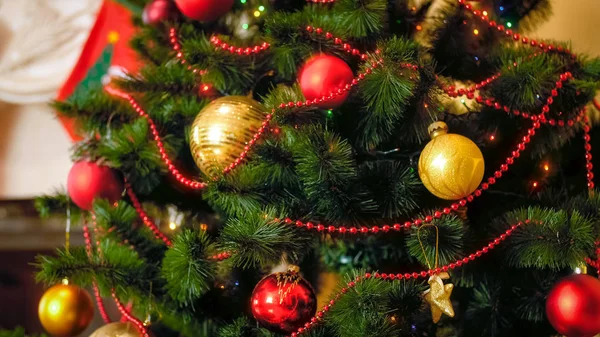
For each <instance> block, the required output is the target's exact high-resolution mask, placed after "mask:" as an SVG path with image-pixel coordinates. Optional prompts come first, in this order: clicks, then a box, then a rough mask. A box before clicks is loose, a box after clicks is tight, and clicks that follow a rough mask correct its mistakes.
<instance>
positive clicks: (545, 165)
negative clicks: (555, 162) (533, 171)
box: [544, 164, 550, 172]
mask: <svg viewBox="0 0 600 337" xmlns="http://www.w3.org/2000/svg"><path fill="white" fill-rule="evenodd" d="M544 171H546V172H548V171H550V165H548V164H544Z"/></svg>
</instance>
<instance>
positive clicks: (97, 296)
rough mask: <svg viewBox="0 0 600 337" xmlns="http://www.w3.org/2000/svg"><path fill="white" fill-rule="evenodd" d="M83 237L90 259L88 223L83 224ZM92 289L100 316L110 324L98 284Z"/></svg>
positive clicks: (90, 240) (90, 243)
mask: <svg viewBox="0 0 600 337" xmlns="http://www.w3.org/2000/svg"><path fill="white" fill-rule="evenodd" d="M83 237H84V239H85V251H86V252H87V255H88V258H89V259H91V258H92V237H91V236H90V229H89V227H88V225H87V223H84V224H83ZM92 289H93V290H94V298H95V299H96V306H97V307H98V311H100V316H101V317H102V320H103V321H104V323H107V324H108V323H110V322H111V320H110V317H108V313H107V312H106V308H105V307H104V302H102V297H101V296H100V291H99V290H98V284H97V283H96V281H94V282H92Z"/></svg>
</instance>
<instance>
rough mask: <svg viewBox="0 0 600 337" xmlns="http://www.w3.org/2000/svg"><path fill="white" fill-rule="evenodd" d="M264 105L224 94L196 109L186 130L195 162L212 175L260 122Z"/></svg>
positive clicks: (235, 153) (237, 151) (235, 155)
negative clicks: (196, 111) (188, 132)
mask: <svg viewBox="0 0 600 337" xmlns="http://www.w3.org/2000/svg"><path fill="white" fill-rule="evenodd" d="M264 111H265V109H264V108H263V106H262V105H261V104H260V103H258V102H257V101H255V100H253V99H251V98H248V97H244V96H225V97H221V98H217V99H215V100H214V101H212V102H210V103H209V104H208V105H207V106H206V107H204V109H202V110H201V111H200V113H199V114H198V116H196V119H195V120H194V123H193V124H192V130H191V133H190V149H191V151H192V156H193V157H194V161H195V162H196V165H198V167H199V168H200V170H201V171H202V172H203V173H204V174H206V175H207V176H210V177H214V176H216V175H218V174H219V173H221V171H222V170H223V168H225V167H227V166H228V165H229V164H231V163H232V162H234V161H235V160H236V159H237V158H238V157H239V156H240V154H241V153H242V152H243V151H244V147H245V146H246V145H247V144H248V142H249V141H250V140H251V139H252V136H254V134H255V133H256V132H257V131H258V129H259V128H260V127H261V126H262V122H263V120H264V119H265V112H264Z"/></svg>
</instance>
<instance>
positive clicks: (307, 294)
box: [250, 269, 317, 334]
mask: <svg viewBox="0 0 600 337" xmlns="http://www.w3.org/2000/svg"><path fill="white" fill-rule="evenodd" d="M250 306H251V308H252V315H253V316H254V318H256V320H257V321H258V323H260V324H261V325H262V326H264V327H265V328H267V329H269V330H270V331H273V332H278V333H285V334H287V333H291V332H294V331H296V330H297V329H298V328H299V327H302V326H303V325H304V324H305V323H306V322H309V321H310V319H311V317H312V316H314V314H315V312H316V310H317V298H316V296H315V291H314V290H313V288H312V287H311V285H310V284H309V283H308V282H307V281H306V280H305V279H303V278H302V277H301V276H300V275H299V274H298V271H297V269H290V271H288V272H285V273H275V274H271V275H269V276H266V277H265V278H263V279H262V280H260V282H258V284H257V285H256V287H254V291H253V292H252V298H251V302H250Z"/></svg>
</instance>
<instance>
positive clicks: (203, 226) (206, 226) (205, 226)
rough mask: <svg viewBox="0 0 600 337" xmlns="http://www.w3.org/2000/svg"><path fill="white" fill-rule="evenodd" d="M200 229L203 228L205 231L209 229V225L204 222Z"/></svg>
mask: <svg viewBox="0 0 600 337" xmlns="http://www.w3.org/2000/svg"><path fill="white" fill-rule="evenodd" d="M200 229H201V230H203V231H205V230H207V229H208V225H207V224H205V223H203V224H200Z"/></svg>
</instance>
